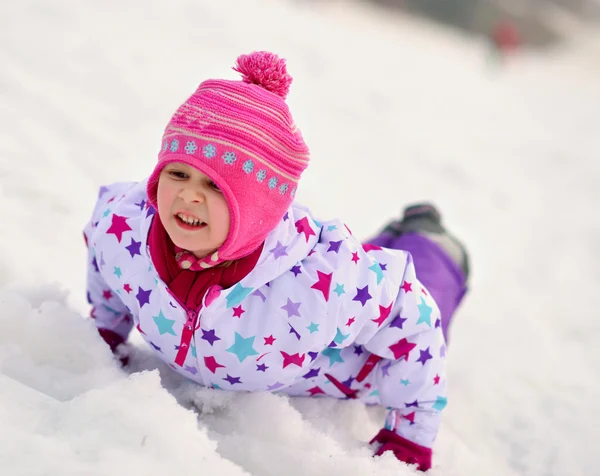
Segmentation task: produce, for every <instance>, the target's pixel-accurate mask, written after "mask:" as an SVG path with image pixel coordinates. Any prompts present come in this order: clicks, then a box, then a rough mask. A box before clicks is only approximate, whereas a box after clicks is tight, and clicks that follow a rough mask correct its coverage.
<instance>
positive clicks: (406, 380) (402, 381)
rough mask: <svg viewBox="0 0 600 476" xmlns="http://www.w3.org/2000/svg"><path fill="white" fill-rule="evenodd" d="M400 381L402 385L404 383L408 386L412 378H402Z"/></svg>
mask: <svg viewBox="0 0 600 476" xmlns="http://www.w3.org/2000/svg"><path fill="white" fill-rule="evenodd" d="M400 383H401V384H402V385H404V386H405V387H407V386H409V385H410V380H408V379H402V380H400Z"/></svg>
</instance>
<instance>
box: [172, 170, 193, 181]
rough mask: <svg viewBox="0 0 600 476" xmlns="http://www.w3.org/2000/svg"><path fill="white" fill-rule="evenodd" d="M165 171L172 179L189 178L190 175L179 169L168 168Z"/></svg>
mask: <svg viewBox="0 0 600 476" xmlns="http://www.w3.org/2000/svg"><path fill="white" fill-rule="evenodd" d="M167 173H168V174H169V175H170V176H171V177H173V178H174V179H178V180H184V179H187V178H190V176H189V175H188V174H186V173H185V172H180V171H179V170H169V171H168V172H167Z"/></svg>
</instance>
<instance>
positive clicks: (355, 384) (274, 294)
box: [84, 182, 446, 448]
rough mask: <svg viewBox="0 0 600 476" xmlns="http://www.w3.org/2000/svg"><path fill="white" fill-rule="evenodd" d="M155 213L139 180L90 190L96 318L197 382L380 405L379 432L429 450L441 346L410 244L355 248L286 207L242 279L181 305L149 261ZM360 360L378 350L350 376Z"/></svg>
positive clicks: (332, 226)
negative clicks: (368, 367) (133, 336)
mask: <svg viewBox="0 0 600 476" xmlns="http://www.w3.org/2000/svg"><path fill="white" fill-rule="evenodd" d="M154 214H155V210H154V209H153V208H152V207H151V206H149V205H148V203H147V195H146V183H145V182H142V183H139V184H115V185H111V186H109V187H103V188H102V190H101V194H100V198H99V200H98V203H97V205H96V207H95V210H94V213H93V217H92V220H91V221H90V223H89V224H88V225H87V226H86V228H85V231H84V234H85V236H86V239H87V242H88V247H89V254H88V291H89V298H90V301H91V302H92V305H93V313H94V316H95V321H96V325H97V326H98V327H99V328H102V329H110V330H112V331H113V332H116V333H117V334H119V335H120V336H121V337H123V339H126V338H127V336H128V334H129V332H130V330H131V329H132V328H133V327H134V326H135V327H136V328H137V330H138V331H139V332H140V333H141V336H142V337H143V339H144V340H145V341H146V342H147V344H148V345H149V346H150V347H151V348H152V349H153V350H154V351H155V353H156V355H157V356H158V357H159V358H160V359H162V360H163V361H165V362H166V363H167V364H168V365H169V366H170V367H171V368H173V369H174V370H175V371H177V372H179V373H181V374H182V375H184V376H185V377H187V378H189V379H191V380H193V381H195V382H197V383H198V384H200V385H204V386H209V387H212V388H217V389H223V390H233V391H279V392H283V393H287V394H289V395H298V396H312V397H320V396H330V397H335V398H348V397H349V396H350V397H351V398H353V397H356V398H358V399H360V400H361V401H363V402H364V403H366V404H376V405H383V406H386V407H389V408H390V413H389V416H388V418H387V420H386V422H385V428H386V429H388V430H390V431H393V432H395V433H396V434H398V435H399V436H401V437H403V438H407V439H408V440H410V441H413V442H415V443H417V444H419V445H422V446H425V447H429V448H430V447H431V446H432V444H433V440H434V439H435V436H436V434H437V428H438V424H439V418H440V411H441V410H442V409H443V407H444V406H445V404H446V393H445V389H446V381H445V373H444V358H445V343H444V339H443V335H442V331H441V328H440V326H439V311H438V309H437V306H436V304H435V302H434V301H433V299H432V298H431V297H430V296H429V294H428V292H427V290H426V289H425V288H423V287H422V286H421V284H420V283H419V281H418V279H417V278H416V276H415V270H414V266H413V263H412V260H411V258H410V255H409V254H407V253H405V252H402V251H395V250H389V249H384V248H379V247H377V246H373V245H364V246H363V245H361V243H360V242H359V241H358V240H356V239H355V238H354V237H353V236H352V234H351V233H350V231H349V230H348V228H347V227H346V226H345V225H344V224H343V223H341V222H339V221H337V220H334V221H327V222H319V221H318V220H316V219H315V218H314V217H313V215H312V214H311V212H310V211H309V210H308V209H306V208H304V207H302V206H300V205H298V204H294V205H292V207H291V208H290V209H289V210H288V212H287V213H286V214H285V216H284V217H283V219H282V220H281V221H280V222H279V224H278V225H277V226H276V228H275V229H274V230H273V231H272V232H271V233H270V234H269V235H268V236H267V239H266V241H265V243H264V246H263V251H262V253H261V255H260V258H259V259H258V262H257V263H256V266H255V268H254V269H253V270H252V271H251V272H250V273H249V274H248V275H247V276H246V277H245V278H244V279H242V280H241V281H240V282H239V283H237V284H236V285H234V286H232V287H231V288H228V289H211V290H210V291H209V292H208V293H207V295H206V296H205V298H204V302H203V305H202V307H201V309H186V308H185V307H184V306H182V305H181V303H179V302H178V301H177V300H176V299H175V298H174V297H173V295H172V293H170V292H169V289H168V288H167V286H166V285H165V284H164V282H163V281H162V280H161V279H160V276H159V275H158V273H157V272H156V270H155V268H154V266H153V264H152V260H151V257H150V253H149V250H148V246H147V240H148V231H149V229H150V224H151V223H152V220H153V218H154ZM207 296H208V298H207ZM372 356H378V357H377V359H378V358H381V360H379V361H378V362H377V363H376V364H374V366H373V368H372V371H370V372H366V375H365V372H364V371H363V372H362V375H361V376H360V378H359V374H360V373H361V369H363V367H364V366H365V364H366V363H367V362H371V363H373V362H376V361H377V359H376V360H372ZM369 359H371V360H369Z"/></svg>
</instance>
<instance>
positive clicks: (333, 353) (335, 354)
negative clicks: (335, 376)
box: [321, 347, 344, 368]
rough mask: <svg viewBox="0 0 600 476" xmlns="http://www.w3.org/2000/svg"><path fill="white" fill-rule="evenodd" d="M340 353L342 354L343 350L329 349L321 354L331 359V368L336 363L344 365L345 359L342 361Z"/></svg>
mask: <svg viewBox="0 0 600 476" xmlns="http://www.w3.org/2000/svg"><path fill="white" fill-rule="evenodd" d="M340 352H342V349H334V348H332V347H327V349H325V350H324V351H323V352H321V354H323V355H324V356H325V357H329V367H330V368H331V367H332V366H333V364H335V363H336V362H341V363H344V359H342V356H341V355H340Z"/></svg>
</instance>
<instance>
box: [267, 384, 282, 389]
mask: <svg viewBox="0 0 600 476" xmlns="http://www.w3.org/2000/svg"><path fill="white" fill-rule="evenodd" d="M281 387H285V385H284V384H282V383H280V382H275V383H274V384H273V385H269V386H268V387H267V390H277V389H278V388H281Z"/></svg>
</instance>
